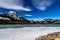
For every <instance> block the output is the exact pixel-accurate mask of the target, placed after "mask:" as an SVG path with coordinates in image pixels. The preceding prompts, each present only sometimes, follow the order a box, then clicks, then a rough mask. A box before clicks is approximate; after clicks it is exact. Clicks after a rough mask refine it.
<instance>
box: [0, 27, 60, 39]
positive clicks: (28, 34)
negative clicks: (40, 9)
mask: <svg viewBox="0 0 60 40" xmlns="http://www.w3.org/2000/svg"><path fill="white" fill-rule="evenodd" d="M58 31H60V27H23V28H8V29H0V40H35V38H36V37H39V36H40V35H41V36H42V35H46V34H48V33H53V32H58Z"/></svg>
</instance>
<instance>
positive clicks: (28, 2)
mask: <svg viewBox="0 0 60 40" xmlns="http://www.w3.org/2000/svg"><path fill="white" fill-rule="evenodd" d="M8 11H15V12H17V14H18V15H19V16H22V17H23V18H26V19H28V20H40V19H43V18H56V19H57V18H60V0H48V1H47V0H35V1H34V0H33V1H32V0H23V1H22V0H16V1H14V0H10V1H7V0H5V1H4V0H1V1H0V12H3V13H4V12H8Z"/></svg>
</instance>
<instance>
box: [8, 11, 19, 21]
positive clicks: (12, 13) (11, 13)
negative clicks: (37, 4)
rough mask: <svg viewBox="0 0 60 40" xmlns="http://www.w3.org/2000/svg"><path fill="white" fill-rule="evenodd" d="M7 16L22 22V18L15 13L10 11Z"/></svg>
mask: <svg viewBox="0 0 60 40" xmlns="http://www.w3.org/2000/svg"><path fill="white" fill-rule="evenodd" d="M7 16H9V17H11V18H14V19H16V20H20V17H19V16H18V15H17V14H16V12H14V11H9V12H8V14H7Z"/></svg>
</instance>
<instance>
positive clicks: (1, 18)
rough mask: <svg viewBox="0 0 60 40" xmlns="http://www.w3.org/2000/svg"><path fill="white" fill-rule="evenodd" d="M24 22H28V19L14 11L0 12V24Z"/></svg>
mask: <svg viewBox="0 0 60 40" xmlns="http://www.w3.org/2000/svg"><path fill="white" fill-rule="evenodd" d="M2 23H3V24H5V23H7V24H11V23H12V24H25V23H29V21H28V20H27V19H25V18H23V17H21V16H19V15H17V13H16V12H14V11H9V12H8V13H5V14H0V24H2Z"/></svg>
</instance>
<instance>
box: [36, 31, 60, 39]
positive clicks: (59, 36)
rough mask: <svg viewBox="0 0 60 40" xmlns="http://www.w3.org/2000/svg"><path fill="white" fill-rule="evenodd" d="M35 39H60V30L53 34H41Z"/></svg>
mask: <svg viewBox="0 0 60 40" xmlns="http://www.w3.org/2000/svg"><path fill="white" fill-rule="evenodd" d="M35 40H60V31H59V32H55V33H51V34H47V35H44V36H39V37H38V38H36V39H35Z"/></svg>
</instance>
